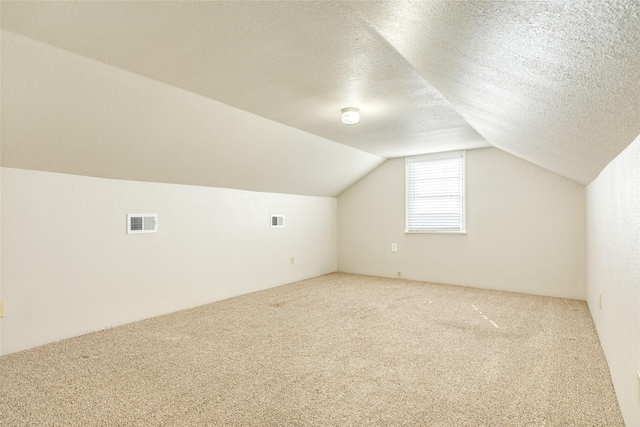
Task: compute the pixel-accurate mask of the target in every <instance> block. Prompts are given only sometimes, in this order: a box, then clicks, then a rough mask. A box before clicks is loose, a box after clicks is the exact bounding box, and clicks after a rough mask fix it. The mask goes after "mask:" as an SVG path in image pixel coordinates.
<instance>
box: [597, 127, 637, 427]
mask: <svg viewBox="0 0 640 427" xmlns="http://www.w3.org/2000/svg"><path fill="white" fill-rule="evenodd" d="M587 265H588V269H587V302H588V303H589V309H590V310H591V314H592V316H593V320H594V322H595V324H596V328H597V330H598V335H599V336H600V342H601V343H602V348H603V349H604V353H605V356H606V357H607V361H608V363H609V369H610V370H611V376H612V378H613V384H614V386H615V389H616V394H617V395H618V401H619V402H620V409H621V410H622V414H623V416H624V419H625V422H626V424H627V425H628V426H638V425H640V403H638V399H640V396H638V393H639V391H638V385H637V382H638V380H637V374H636V371H637V370H640V138H638V139H636V140H635V142H634V143H633V144H631V145H630V146H629V147H628V148H627V149H626V150H625V151H623V152H622V153H621V154H620V155H619V156H618V157H617V158H616V159H615V160H614V161H613V162H611V163H610V164H609V165H608V166H607V167H606V168H605V170H604V171H603V172H602V173H601V174H600V176H599V177H598V178H597V179H596V180H595V181H594V182H593V183H591V184H590V185H589V186H588V187H587ZM600 296H602V308H600Z"/></svg>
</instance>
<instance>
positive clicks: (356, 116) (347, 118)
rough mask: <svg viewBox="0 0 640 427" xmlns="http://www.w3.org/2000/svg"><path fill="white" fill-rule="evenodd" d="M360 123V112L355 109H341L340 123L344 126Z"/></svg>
mask: <svg viewBox="0 0 640 427" xmlns="http://www.w3.org/2000/svg"><path fill="white" fill-rule="evenodd" d="M359 121H360V110H358V109H357V108H355V107H347V108H343V109H342V123H344V124H345V125H355V124H356V123H358V122H359Z"/></svg>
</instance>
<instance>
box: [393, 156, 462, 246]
mask: <svg viewBox="0 0 640 427" xmlns="http://www.w3.org/2000/svg"><path fill="white" fill-rule="evenodd" d="M454 158H460V159H461V177H460V179H461V189H460V196H461V206H460V228H459V229H457V230H455V229H437V228H433V229H416V230H411V229H409V163H411V162H416V161H421V160H425V161H433V160H445V159H454ZM404 194H405V230H404V232H405V233H407V234H467V214H466V211H467V201H466V199H467V197H466V151H465V150H457V151H446V152H441V153H433V154H424V155H420V156H411V157H405V191H404Z"/></svg>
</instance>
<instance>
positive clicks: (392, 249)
mask: <svg viewBox="0 0 640 427" xmlns="http://www.w3.org/2000/svg"><path fill="white" fill-rule="evenodd" d="M391 252H398V244H397V243H392V244H391Z"/></svg>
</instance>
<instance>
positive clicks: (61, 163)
mask: <svg viewBox="0 0 640 427" xmlns="http://www.w3.org/2000/svg"><path fill="white" fill-rule="evenodd" d="M2 57H3V69H2V106H3V108H2V162H3V163H2V165H3V166H5V167H12V168H20V169H32V170H43V171H49V172H60V173H71V174H76V175H86V176H96V177H102V178H116V179H127V180H136V181H152V182H167V183H174V184H188V185H204V186H210V187H224V188H236V189H242V190H253V191H267V192H276V193H289V194H306V195H313V196H336V195H338V194H339V193H340V192H341V191H343V190H344V189H345V188H347V187H348V186H349V185H351V183H352V182H353V181H354V180H356V179H358V178H359V177H361V176H363V175H364V174H366V173H367V172H368V171H370V170H371V169H373V168H374V167H375V166H377V165H378V164H380V163H381V162H382V161H383V159H381V158H380V157H377V156H374V155H371V154H368V153H365V152H363V151H359V150H356V149H354V148H351V147H348V146H346V145H342V144H338V143H336V142H333V141H329V140H327V139H324V138H320V137H318V136H316V135H312V134H310V133H307V132H303V131H301V130H299V129H295V128H292V127H289V126H285V125H282V124H280V123H276V122H274V121H271V120H268V119H265V118H262V117H259V116H256V115H254V114H250V113H247V112H245V111H241V110H238V109H237V108H233V107H230V106H228V105H225V104H222V103H220V102H218V101H214V100H211V99H208V98H205V97H203V96H200V95H196V94H194V93H191V92H187V91H185V90H183V89H178V88H176V87H173V86H169V85H167V84H165V83H161V82H158V81H154V80H150V79H148V78H145V77H142V76H139V75H136V74H133V73H131V72H128V71H124V70H121V69H118V68H115V67H111V66H108V65H105V64H103V63H101V62H97V61H94V60H91V59H88V58H85V57H82V56H78V55H75V54H72V53H69V52H66V51H64V50H61V49H57V48H53V47H51V46H48V45H45V44H43V43H40V42H37V41H35V40H31V39H28V38H25V37H22V36H19V35H16V34H13V33H11V32H10V31H6V30H5V31H3V38H2Z"/></svg>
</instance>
